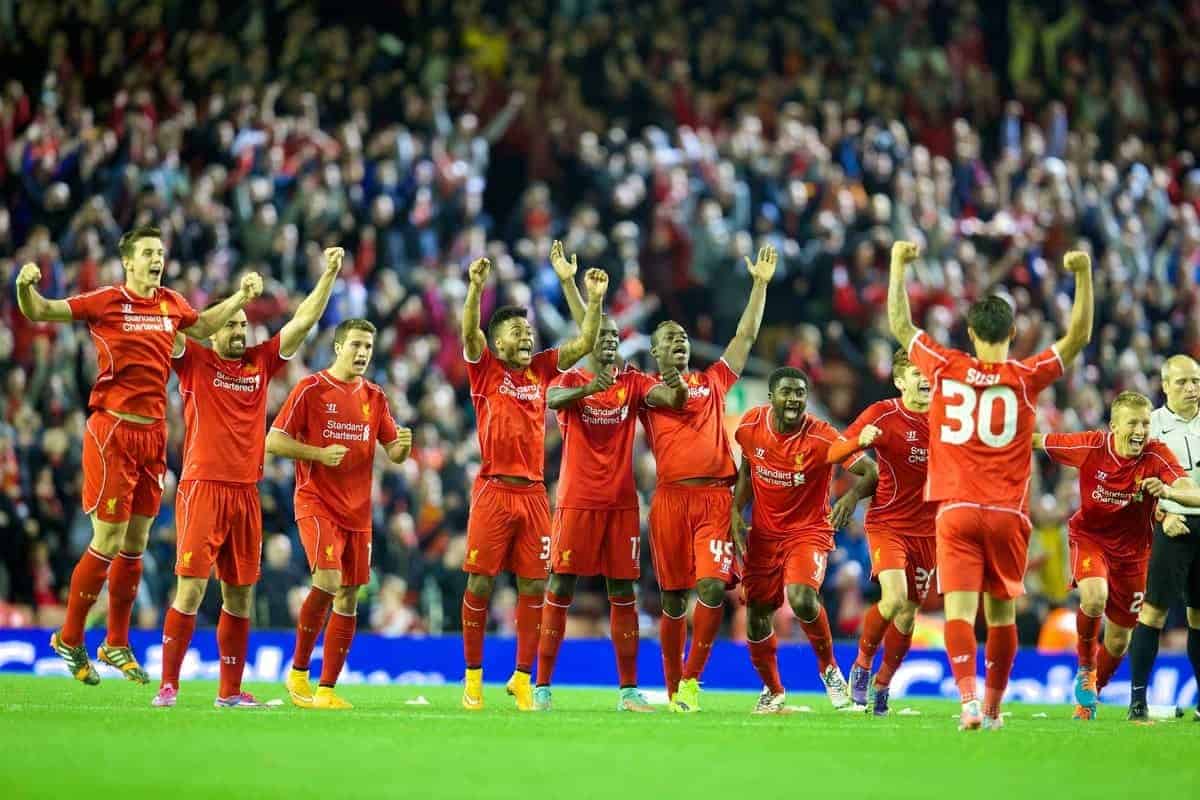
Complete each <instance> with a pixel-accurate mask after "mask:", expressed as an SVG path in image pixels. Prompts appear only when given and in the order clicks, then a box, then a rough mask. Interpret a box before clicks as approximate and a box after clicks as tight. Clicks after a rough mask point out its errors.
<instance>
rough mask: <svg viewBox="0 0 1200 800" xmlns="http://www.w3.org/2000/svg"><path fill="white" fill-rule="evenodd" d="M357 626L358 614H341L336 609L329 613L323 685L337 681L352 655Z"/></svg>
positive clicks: (324, 652) (323, 661)
mask: <svg viewBox="0 0 1200 800" xmlns="http://www.w3.org/2000/svg"><path fill="white" fill-rule="evenodd" d="M356 627H358V615H357V614H339V613H338V612H337V611H336V610H335V611H334V612H333V613H332V614H330V615H329V624H328V625H326V626H325V648H324V650H322V651H321V683H320V685H321V686H333V685H334V684H336V683H337V679H338V675H341V674H342V667H344V666H345V665H346V656H348V655H350V643H351V642H353V641H354V629H355V628H356Z"/></svg>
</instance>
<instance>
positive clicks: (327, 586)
mask: <svg viewBox="0 0 1200 800" xmlns="http://www.w3.org/2000/svg"><path fill="white" fill-rule="evenodd" d="M312 582H313V586H315V587H317V588H318V589H320V590H321V591H322V592H325V593H326V594H331V595H334V596H337V594H338V592H339V591H341V589H342V572H341V570H337V569H319V570H317V571H315V572H314V573H313V578H312Z"/></svg>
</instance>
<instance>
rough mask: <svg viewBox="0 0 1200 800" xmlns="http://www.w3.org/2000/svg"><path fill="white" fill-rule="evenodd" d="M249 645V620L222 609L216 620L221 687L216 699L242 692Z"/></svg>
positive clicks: (218, 689)
mask: <svg viewBox="0 0 1200 800" xmlns="http://www.w3.org/2000/svg"><path fill="white" fill-rule="evenodd" d="M249 645H250V620H249V619H248V618H247V617H239V616H237V615H236V614H230V613H229V612H228V611H226V610H225V609H224V608H222V609H221V616H220V617H218V618H217V652H218V653H220V655H221V685H220V686H219V687H218V688H217V697H233V696H234V695H236V694H240V693H241V691H242V673H243V672H244V671H245V669H246V650H247V648H248V647H249Z"/></svg>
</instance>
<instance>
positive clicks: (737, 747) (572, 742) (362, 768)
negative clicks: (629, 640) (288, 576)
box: [0, 676, 1200, 800]
mask: <svg viewBox="0 0 1200 800" xmlns="http://www.w3.org/2000/svg"><path fill="white" fill-rule="evenodd" d="M247 688H248V689H249V690H250V691H253V692H255V693H256V694H257V696H258V697H259V699H260V700H267V699H271V698H285V697H286V692H285V691H284V690H283V687H282V686H281V685H278V684H274V685H272V684H251V685H249V686H248V687H247ZM154 690H155V686H154V685H153V684H151V685H150V686H137V685H135V684H132V683H128V682H124V681H120V680H111V679H108V680H105V681H104V682H103V683H102V684H101V685H100V686H98V687H94V688H93V687H87V686H83V685H82V684H79V683H76V682H74V681H69V680H66V679H61V678H51V677H42V678H36V677H18V676H5V677H0V787H3V789H2V790H0V795H2V796H3V797H4V798H10V799H11V800H16V799H17V798H33V797H39V798H41V797H46V798H49V797H56V798H62V797H98V796H99V797H118V798H122V799H123V800H128V799H129V798H142V797H160V798H166V799H167V800H177V799H178V798H191V797H205V798H221V797H224V798H247V797H248V798H257V797H286V798H309V797H313V798H316V797H320V798H324V799H325V800H328V799H330V798H339V799H340V798H369V797H389V798H400V797H472V798H508V797H519V798H530V799H532V798H555V799H557V798H560V797H571V798H590V797H602V798H607V799H608V800H620V799H622V798H640V797H653V798H675V797H682V798H697V799H699V798H731V799H733V798H743V797H744V798H754V800H759V799H760V798H762V799H764V800H765V798H775V797H785V796H787V797H810V798H819V799H821V800H825V799H826V798H834V797H871V798H889V799H892V800H894V799H897V798H920V800H937V799H938V798H948V800H953V798H972V799H973V800H974V799H975V798H992V797H995V798H1005V800H1014V798H1016V800H1034V799H1035V798H1042V797H1049V798H1055V800H1062V799H1063V798H1073V797H1079V798H1089V800H1096V799H1097V798H1109V797H1112V798H1118V797H1120V798H1140V797H1148V798H1171V799H1172V800H1174V799H1175V798H1180V799H1182V798H1188V797H1200V724H1197V723H1194V722H1192V721H1191V715H1190V709H1189V715H1188V716H1186V717H1184V718H1183V719H1182V720H1178V721H1170V722H1159V723H1157V724H1154V725H1151V726H1138V725H1133V724H1130V723H1128V722H1125V720H1124V709H1122V708H1115V707H1104V708H1102V709H1101V714H1100V718H1099V719H1098V720H1097V721H1095V722H1092V723H1081V722H1075V721H1073V720H1071V719H1070V715H1071V708H1070V707H1069V706H1066V705H1060V706H1032V705H1021V704H1018V703H1013V704H1010V705H1009V706H1008V707H1007V710H1008V711H1011V712H1012V713H1011V716H1009V717H1008V718H1007V725H1006V727H1005V728H1004V729H1003V730H1001V731H996V732H990V731H978V732H972V733H960V732H959V731H958V730H957V724H956V719H955V718H954V717H955V715H956V712H957V704H956V703H952V702H947V701H937V700H932V701H931V700H900V701H898V702H896V703H894V705H893V715H892V716H891V717H889V718H887V719H874V718H872V717H868V716H866V715H865V714H861V713H852V714H848V713H837V712H834V711H833V710H832V709H831V708H830V707H829V704H828V702H827V701H826V699H825V698H824V696H817V695H802V696H801V695H797V696H792V697H789V701H790V702H791V703H792V704H795V705H808V706H811V707H812V709H813V712H812V713H797V714H792V715H789V716H782V717H780V716H772V717H755V716H752V715H751V714H750V713H749V711H750V710H751V708H752V707H753V704H754V696H753V695H751V694H748V693H740V692H705V693H704V694H703V695H702V705H703V708H704V710H703V711H702V712H701V713H699V714H690V715H684V714H669V713H666V712H665V710H664V711H662V712H661V713H655V714H628V713H617V712H616V711H614V710H613V709H614V707H615V703H616V691H615V690H601V689H561V688H560V689H556V690H555V692H554V711H552V712H551V713H548V714H522V713H519V712H517V711H516V710H515V708H514V707H513V705H512V700H511V699H510V698H508V697H507V696H506V695H505V693H504V689H503V687H502V686H488V687H486V689H485V702H486V704H487V707H486V709H485V710H484V711H483V712H479V713H469V712H466V711H463V710H461V709H460V707H459V704H458V700H459V692H460V689H459V687H457V686H441V687H431V686H423V687H417V686H384V687H380V686H346V687H339V692H340V693H341V694H342V695H343V696H344V697H345V698H346V699H347V700H349V701H351V702H352V703H354V704H355V705H356V708H355V709H354V710H353V711H346V712H317V711H302V710H300V709H296V708H293V707H292V706H290V705H285V706H283V707H280V708H272V709H265V710H259V711H249V710H245V711H238V710H229V709H214V708H213V707H212V699H213V696H214V694H215V691H216V684H215V683H212V682H206V681H194V682H185V683H184V684H183V687H182V691H181V693H180V697H179V705H178V706H177V707H175V708H173V709H158V708H152V707H151V706H150V699H151V698H152V697H153V695H154ZM418 695H423V696H424V697H426V698H427V699H428V700H429V705H407V704H406V703H405V701H407V700H411V699H414V698H415V697H417V696H418ZM904 707H909V708H913V709H916V710H919V711H920V712H921V715H920V716H900V715H897V714H895V712H896V711H898V710H900V709H901V708H904ZM1041 713H1044V714H1047V715H1048V716H1047V717H1045V718H1039V717H1035V716H1034V715H1035V714H1041Z"/></svg>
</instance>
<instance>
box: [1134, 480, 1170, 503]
mask: <svg viewBox="0 0 1200 800" xmlns="http://www.w3.org/2000/svg"><path fill="white" fill-rule="evenodd" d="M1141 488H1142V491H1143V492H1145V493H1146V494H1148V495H1150V496H1151V497H1157V498H1159V499H1160V500H1162V499H1164V498H1165V499H1170V498H1168V497H1167V495H1169V494H1170V493H1171V487H1170V486H1167V485H1166V484H1165V483H1163V482H1162V481H1161V480H1159V479H1158V478H1142V487H1141Z"/></svg>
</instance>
